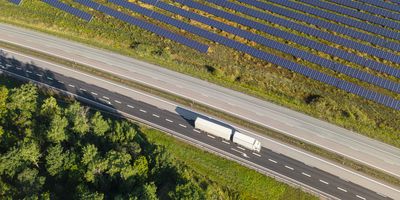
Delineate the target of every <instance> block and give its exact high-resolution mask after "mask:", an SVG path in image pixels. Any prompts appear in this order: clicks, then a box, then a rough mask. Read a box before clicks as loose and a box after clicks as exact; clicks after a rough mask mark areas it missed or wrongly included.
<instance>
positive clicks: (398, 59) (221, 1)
mask: <svg viewBox="0 0 400 200" xmlns="http://www.w3.org/2000/svg"><path fill="white" fill-rule="evenodd" d="M208 1H209V2H212V3H214V4H216V5H219V6H222V7H225V8H229V9H232V10H236V11H239V12H241V13H244V14H247V15H249V16H252V17H255V18H258V19H263V20H265V21H268V22H271V23H275V24H279V25H281V26H285V27H288V28H290V29H293V30H297V31H300V32H302V33H305V34H309V35H312V36H315V37H317V38H321V39H324V40H327V41H331V42H333V43H335V44H340V45H343V46H347V47H350V48H353V49H357V50H359V51H361V52H365V53H368V54H370V55H373V56H376V57H379V58H383V59H385V60H389V61H392V62H395V63H400V56H398V55H396V54H393V53H389V52H385V51H382V50H380V49H377V48H374V47H371V46H368V45H364V44H360V43H357V42H355V41H352V40H349V39H345V38H342V37H339V36H336V35H332V34H330V33H327V32H324V31H320V30H318V29H314V28H310V27H308V26H304V25H301V24H299V23H295V22H292V21H290V20H286V19H283V18H279V17H275V16H273V15H270V14H267V13H265V12H260V11H258V10H254V9H251V8H248V7H245V6H241V5H238V4H235V3H231V2H228V1H226V0H208ZM237 1H238V2H243V3H244V2H246V3H248V4H249V5H252V6H255V7H257V8H260V9H264V10H265V9H274V8H269V7H268V6H269V5H267V4H265V3H262V2H258V1H254V0H237ZM271 11H272V12H275V10H271ZM399 47H400V46H399Z"/></svg>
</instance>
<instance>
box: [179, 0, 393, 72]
mask: <svg viewBox="0 0 400 200" xmlns="http://www.w3.org/2000/svg"><path fill="white" fill-rule="evenodd" d="M209 1H211V2H215V3H217V2H218V1H214V0H209ZM176 2H179V3H181V4H183V5H186V6H189V7H192V8H195V9H198V10H202V11H205V12H208V13H210V14H213V15H216V16H219V17H222V18H225V19H228V20H230V21H234V22H237V23H239V24H243V25H245V26H249V27H252V28H255V29H258V30H260V31H263V32H265V33H268V34H271V35H275V36H277V37H280V38H284V39H286V40H289V41H294V42H296V43H298V44H301V45H304V46H307V47H310V48H312V49H315V50H318V51H322V52H325V53H327V54H330V55H334V56H337V57H339V58H342V59H344V60H348V61H351V62H354V63H357V64H359V65H361V66H366V67H369V68H371V69H374V70H376V71H379V72H384V73H387V74H390V75H392V76H395V77H400V70H399V69H396V68H392V67H390V66H387V65H385V64H382V63H379V62H376V61H373V60H370V59H365V58H362V57H359V56H356V55H354V54H352V53H348V52H346V51H343V50H340V49H336V48H333V47H330V46H328V45H325V44H322V43H319V42H316V41H313V40H310V39H307V38H303V37H301V36H298V35H295V34H292V33H288V32H285V31H282V30H279V29H277V28H273V27H270V26H266V25H264V24H261V23H258V22H255V21H252V20H249V19H246V18H244V17H240V16H237V15H234V14H231V13H228V12H225V11H222V10H218V9H216V8H212V7H210V6H207V5H204V4H200V3H197V2H194V1H191V0H176ZM224 2H225V4H224V6H228V5H229V2H226V1H224ZM231 4H232V3H231ZM234 5H236V6H239V5H237V4H234Z"/></svg>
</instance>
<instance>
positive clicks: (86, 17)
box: [42, 0, 92, 21]
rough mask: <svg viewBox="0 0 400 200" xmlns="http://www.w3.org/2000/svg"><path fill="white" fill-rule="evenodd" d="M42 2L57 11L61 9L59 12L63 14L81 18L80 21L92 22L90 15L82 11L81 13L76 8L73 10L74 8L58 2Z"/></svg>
mask: <svg viewBox="0 0 400 200" xmlns="http://www.w3.org/2000/svg"><path fill="white" fill-rule="evenodd" d="M42 1H43V2H45V3H47V4H49V5H51V6H53V7H56V8H58V9H61V10H63V11H65V12H68V13H70V14H73V15H75V16H77V17H79V18H82V19H84V20H86V21H90V20H92V15H91V14H89V13H86V12H84V11H81V10H79V9H77V8H74V7H72V6H70V5H67V4H65V3H62V2H60V1H57V0H42Z"/></svg>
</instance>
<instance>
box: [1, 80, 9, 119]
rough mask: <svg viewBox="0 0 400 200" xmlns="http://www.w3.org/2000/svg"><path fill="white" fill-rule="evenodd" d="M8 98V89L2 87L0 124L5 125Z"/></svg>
mask: <svg viewBox="0 0 400 200" xmlns="http://www.w3.org/2000/svg"><path fill="white" fill-rule="evenodd" d="M7 98H8V89H7V88H6V87H4V86H1V87H0V124H1V123H4V119H5V117H6V114H7V104H6V103H7Z"/></svg>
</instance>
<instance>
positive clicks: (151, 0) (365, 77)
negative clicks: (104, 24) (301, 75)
mask: <svg viewBox="0 0 400 200" xmlns="http://www.w3.org/2000/svg"><path fill="white" fill-rule="evenodd" d="M142 2H144V3H148V4H152V5H155V6H157V7H159V8H161V9H164V10H167V11H169V12H172V13H175V14H178V15H181V16H183V17H186V18H189V19H193V20H196V21H198V22H201V23H203V24H207V25H209V26H211V27H214V28H218V29H220V30H223V31H226V32H228V33H232V34H235V35H237V36H240V37H242V38H245V39H248V40H252V41H255V42H257V43H259V44H262V45H264V46H267V47H270V48H273V49H277V50H279V51H282V52H285V53H288V54H291V55H293V56H296V57H300V58H303V59H305V60H308V61H310V62H313V63H316V64H319V65H321V66H323V67H326V68H329V69H332V70H335V71H337V72H341V73H343V74H346V75H349V76H351V77H354V78H357V79H359V80H362V81H365V82H368V83H371V84H374V85H377V86H380V87H383V88H386V89H388V90H392V91H394V92H397V93H400V84H397V83H395V84H394V85H391V84H389V83H388V82H391V81H389V80H386V79H382V78H379V77H375V76H373V75H371V74H368V73H366V72H363V71H360V70H357V69H353V68H350V67H347V66H345V65H342V64H338V63H335V62H333V61H330V60H328V59H325V58H321V57H319V56H316V55H314V54H311V53H308V52H304V51H302V50H299V49H296V48H294V47H290V46H287V45H284V44H282V43H279V42H276V41H273V40H270V39H267V38H265V37H262V36H260V35H257V34H254V33H251V32H248V31H244V30H242V29H239V28H235V27H232V26H229V25H227V24H225V23H222V22H219V21H216V20H212V19H210V18H207V17H204V16H202V15H199V14H196V13H192V12H189V11H186V10H184V9H181V8H178V7H176V6H173V5H169V4H167V3H164V2H162V1H157V0H142ZM372 77H375V79H373V78H372ZM378 80H382V81H381V82H378Z"/></svg>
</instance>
